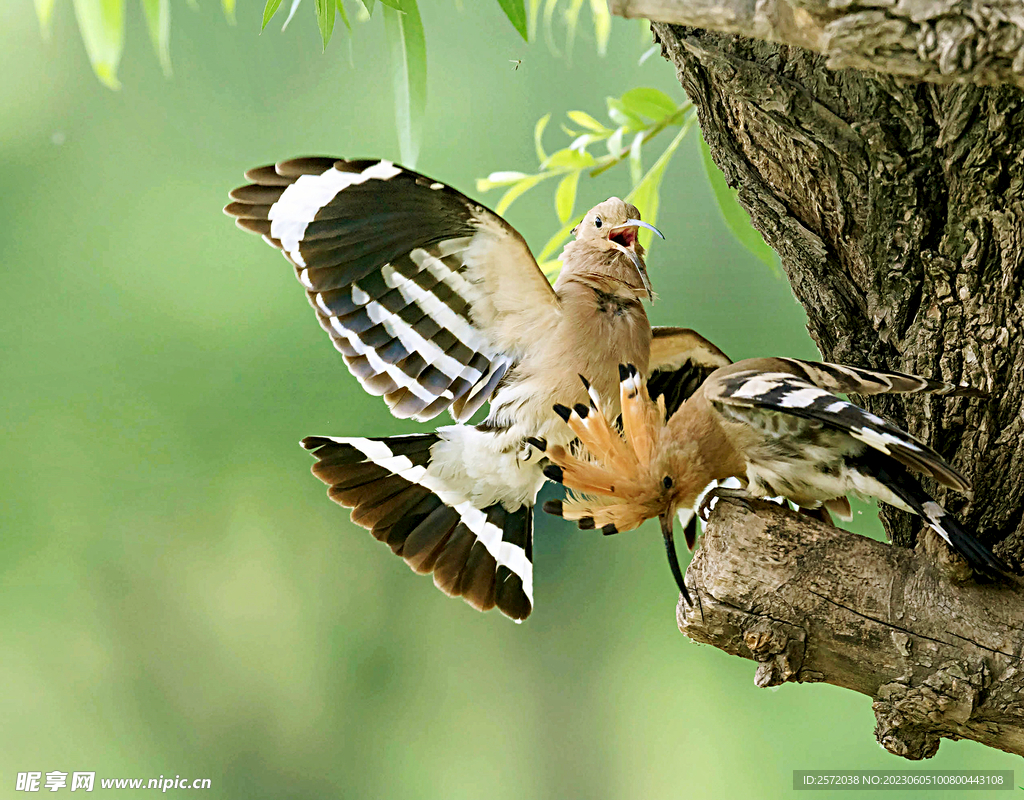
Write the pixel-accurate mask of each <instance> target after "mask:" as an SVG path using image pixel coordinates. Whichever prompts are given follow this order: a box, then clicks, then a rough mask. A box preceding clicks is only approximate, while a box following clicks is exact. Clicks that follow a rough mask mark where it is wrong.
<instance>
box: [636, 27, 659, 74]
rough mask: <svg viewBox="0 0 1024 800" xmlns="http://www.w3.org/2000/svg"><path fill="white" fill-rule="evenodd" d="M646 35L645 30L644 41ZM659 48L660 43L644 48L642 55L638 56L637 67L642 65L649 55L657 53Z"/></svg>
mask: <svg viewBox="0 0 1024 800" xmlns="http://www.w3.org/2000/svg"><path fill="white" fill-rule="evenodd" d="M647 36H648V34H647V32H645V33H644V41H647ZM660 50H661V45H660V44H652V45H651V46H650V47H648V48H647V49H646V50H644V52H643V55H642V56H640V58H639V59H638V60H637V62H636V65H637V66H638V67H642V66H643V65H644V62H645V61H646V60H647V59H649V58H650V57H651V56H653V55H654V54H655V53H657V52H658V51H660Z"/></svg>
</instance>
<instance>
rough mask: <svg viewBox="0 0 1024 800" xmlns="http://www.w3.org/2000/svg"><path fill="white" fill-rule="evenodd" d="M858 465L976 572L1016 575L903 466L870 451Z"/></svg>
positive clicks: (997, 575) (998, 575) (999, 575)
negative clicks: (937, 501) (930, 528)
mask: <svg viewBox="0 0 1024 800" xmlns="http://www.w3.org/2000/svg"><path fill="white" fill-rule="evenodd" d="M855 466H857V467H858V468H860V469H861V470H862V471H864V472H865V473H866V474H870V475H873V476H874V477H875V478H876V479H877V480H879V481H880V482H881V483H883V484H884V485H885V486H886V487H887V488H888V489H889V490H890V491H891V492H892V493H893V494H894V495H896V497H897V498H899V499H900V500H902V501H903V502H904V503H906V505H907V507H908V508H909V509H911V510H912V511H913V512H914V513H916V514H918V515H919V516H921V517H923V518H924V519H925V521H926V522H927V523H928V524H929V525H930V526H931V527H932V528H933V529H934V530H935V532H936V533H937V534H939V536H941V537H942V538H943V539H944V540H945V541H946V543H947V544H948V545H949V546H950V547H952V548H953V549H954V550H956V552H958V553H959V554H960V555H962V556H963V557H964V558H965V559H966V560H967V563H968V564H970V566H971V569H973V570H974V571H975V572H978V573H981V574H982V575H986V576H988V577H990V578H998V577H1009V576H1011V575H1012V572H1011V571H1010V567H1009V566H1008V565H1007V564H1006V563H1005V562H1004V561H1003V560H1002V559H1000V558H999V557H998V556H997V555H995V553H993V552H992V551H991V550H990V549H989V548H988V547H986V546H985V545H984V544H983V543H982V542H981V541H980V540H979V539H978V538H977V537H976V536H973V535H972V534H970V533H968V532H967V531H966V530H964V528H963V526H962V525H961V524H960V523H959V521H957V519H956V517H954V516H953V515H952V514H950V513H949V512H948V511H946V509H944V508H943V507H942V506H940V505H939V504H938V503H936V502H935V500H933V499H932V498H931V496H930V495H929V494H928V493H927V492H926V491H925V490H924V489H923V488H921V484H920V483H918V481H917V480H916V479H915V478H914V476H913V475H911V474H910V472H909V471H908V470H907V469H906V468H905V467H904V466H903V465H902V464H900V463H898V462H895V461H893V460H891V459H886V458H884V456H881V455H880V454H877V453H874V452H872V451H869V452H868V453H865V454H864V455H862V456H861V457H860V459H859V463H858V464H856V465H855Z"/></svg>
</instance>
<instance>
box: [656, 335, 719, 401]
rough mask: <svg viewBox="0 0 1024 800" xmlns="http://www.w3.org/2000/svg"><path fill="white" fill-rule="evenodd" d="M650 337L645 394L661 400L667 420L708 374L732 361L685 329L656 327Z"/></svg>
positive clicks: (710, 344)
mask: <svg viewBox="0 0 1024 800" xmlns="http://www.w3.org/2000/svg"><path fill="white" fill-rule="evenodd" d="M653 334H654V335H653V338H652V339H651V358H650V367H649V369H650V373H651V375H650V377H649V378H648V379H647V391H648V392H649V393H650V396H651V397H652V398H653V399H655V400H657V399H658V397H664V398H665V410H666V413H667V415H668V416H669V417H670V416H672V415H673V414H674V413H675V412H676V411H677V410H678V409H679V406H681V405H682V404H683V402H684V401H685V400H686V399H687V398H688V397H690V395H692V394H693V393H694V392H695V391H697V389H698V388H699V387H700V385H701V384H702V383H703V382H704V381H705V380H706V379H707V377H708V376H709V375H710V374H711V373H712V372H714V371H715V370H716V369H718V368H719V367H725V366H728V365H729V364H731V363H732V361H731V360H730V359H729V357H728V356H727V355H726V354H725V353H723V352H722V351H721V350H719V349H718V348H717V347H716V346H715V345H713V344H712V343H711V342H710V341H708V340H707V339H705V338H704V337H703V336H701V335H700V334H699V333H697V332H696V331H693V330H690V329H689V328H665V327H656V328H653Z"/></svg>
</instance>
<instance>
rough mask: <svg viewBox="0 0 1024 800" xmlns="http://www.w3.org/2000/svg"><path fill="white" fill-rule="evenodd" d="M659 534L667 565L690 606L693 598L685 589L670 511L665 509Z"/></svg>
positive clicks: (660, 518) (661, 517)
mask: <svg viewBox="0 0 1024 800" xmlns="http://www.w3.org/2000/svg"><path fill="white" fill-rule="evenodd" d="M658 519H659V521H660V522H661V535H662V536H664V537H665V552H666V553H667V554H668V565H669V567H671V568H672V575H673V577H674V578H675V579H676V585H678V586H679V591H680V592H681V593H682V595H683V599H684V600H685V601H686V605H688V606H692V605H693V600H691V599H690V593H689V592H688V591H686V581H684V580H683V571H682V570H681V569H680V568H679V557H678V556H677V555H676V544H675V541H674V540H673V539H672V512H671V511H666V512H665V513H664V514H662V515H661V516H660V517H658Z"/></svg>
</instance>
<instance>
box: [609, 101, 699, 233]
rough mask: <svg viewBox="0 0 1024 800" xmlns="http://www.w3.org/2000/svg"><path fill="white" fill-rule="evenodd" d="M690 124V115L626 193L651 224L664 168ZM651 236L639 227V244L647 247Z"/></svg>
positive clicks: (655, 217)
mask: <svg viewBox="0 0 1024 800" xmlns="http://www.w3.org/2000/svg"><path fill="white" fill-rule="evenodd" d="M692 125H693V118H692V117H691V118H690V119H689V120H687V122H686V123H685V124H684V125H682V126H681V127H680V129H679V133H677V134H676V138H675V139H673V140H672V141H671V143H670V144H669V146H668V147H666V148H665V152H664V153H662V154H661V156H660V157H659V158H658V160H657V161H655V162H654V166H652V167H651V168H650V169H649V170H647V174H646V175H644V177H643V178H642V179H641V180H640V182H639V183H638V184H637V185H636V186H635V187H634V188H633V191H631V192H630V193H629V194H628V195H626V198H625V199H626V202H627V203H632V204H633V205H635V206H636V207H637V209H639V211H640V216H641V217H642V218H643V219H644V220H645V221H647V222H649V223H651V224H652V225H656V224H657V220H658V205H659V203H660V195H659V189H660V188H661V179H662V178H663V177H664V176H665V168H666V167H667V166H668V162H669V161H671V160H672V156H673V155H674V154H675V152H676V150H677V149H678V148H679V145H680V144H681V143H682V141H683V138H684V137H685V136H686V134H687V133H689V131H690V128H691V126H692ZM645 234H646V235H645ZM653 236H654V234H653V233H651V231H649V230H647V229H646V228H641V229H640V236H639V238H640V244H642V245H643V246H644V248H647V247H648V246H650V243H651V238H652V237H653Z"/></svg>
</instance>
